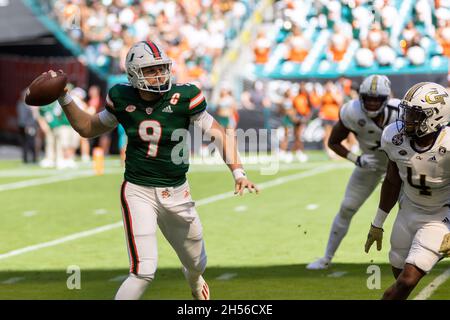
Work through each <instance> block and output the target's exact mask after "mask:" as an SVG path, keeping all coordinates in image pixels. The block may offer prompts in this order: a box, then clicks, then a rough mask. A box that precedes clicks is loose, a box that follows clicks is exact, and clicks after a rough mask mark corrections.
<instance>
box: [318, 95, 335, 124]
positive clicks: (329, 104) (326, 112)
mask: <svg viewBox="0 0 450 320" xmlns="http://www.w3.org/2000/svg"><path fill="white" fill-rule="evenodd" d="M319 116H320V117H321V118H322V119H324V120H332V121H337V120H339V105H338V102H337V101H336V99H335V98H334V96H333V94H332V93H330V92H326V93H325V94H324V95H323V97H322V108H320V112H319Z"/></svg>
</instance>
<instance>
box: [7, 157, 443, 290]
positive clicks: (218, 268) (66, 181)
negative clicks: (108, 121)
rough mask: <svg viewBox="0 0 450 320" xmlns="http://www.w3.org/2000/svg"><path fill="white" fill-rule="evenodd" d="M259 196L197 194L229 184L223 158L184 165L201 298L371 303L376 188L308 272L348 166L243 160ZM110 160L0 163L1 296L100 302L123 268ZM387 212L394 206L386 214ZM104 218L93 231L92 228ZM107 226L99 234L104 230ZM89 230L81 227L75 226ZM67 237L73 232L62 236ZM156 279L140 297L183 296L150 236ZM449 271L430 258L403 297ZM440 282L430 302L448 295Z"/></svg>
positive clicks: (174, 269) (166, 254) (384, 269)
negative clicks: (323, 264)
mask: <svg viewBox="0 0 450 320" xmlns="http://www.w3.org/2000/svg"><path fill="white" fill-rule="evenodd" d="M248 168H249V169H248V170H247V171H248V175H249V176H250V177H251V179H253V180H254V181H255V182H257V183H259V184H260V185H261V186H262V187H263V190H262V192H261V194H260V195H257V196H256V195H254V194H246V195H245V196H243V197H238V196H229V197H226V198H224V199H222V200H217V201H212V202H209V201H203V199H207V198H208V197H212V196H215V195H218V194H223V193H226V192H230V191H232V190H233V187H234V186H233V180H232V177H231V175H230V174H229V173H228V172H227V171H226V170H227V169H226V167H225V165H221V166H214V165H210V166H205V165H193V166H191V172H190V173H189V180H190V184H191V190H192V193H193V197H194V199H196V201H197V204H198V208H197V210H198V212H199V214H200V217H201V220H202V223H203V227H204V237H205V242H206V250H207V254H208V267H207V270H206V272H205V275H204V276H205V279H206V280H207V281H208V284H209V287H210V290H211V298H212V299H378V298H379V297H380V296H381V295H382V293H383V290H384V289H386V288H387V287H388V286H389V285H390V284H391V283H392V282H393V277H392V275H391V272H390V266H389V264H388V259H387V257H388V250H389V236H390V229H391V226H392V223H393V220H394V214H393V215H392V216H391V217H389V218H388V220H387V223H386V228H385V230H386V232H385V239H384V246H383V250H382V251H381V252H377V251H375V250H374V248H372V249H373V251H371V253H370V254H366V253H364V251H363V247H364V242H365V239H366V235H367V231H368V227H369V225H370V221H371V219H372V217H373V214H374V212H375V209H376V207H377V204H378V195H379V189H377V191H376V194H374V195H373V196H372V197H371V198H370V199H369V200H368V201H367V203H366V204H365V205H364V206H363V207H362V209H361V210H360V212H358V214H357V215H356V216H355V217H354V219H353V221H352V225H351V227H350V230H349V233H348V235H347V237H346V238H345V239H344V241H343V243H342V245H341V247H340V248H339V250H338V252H337V255H336V257H335V260H334V261H333V262H334V264H333V266H332V267H331V268H330V269H329V270H326V271H308V270H306V269H305V265H306V264H307V263H309V262H311V261H313V260H314V259H316V258H318V257H320V256H322V255H323V251H324V248H325V245H326V241H327V238H328V232H329V228H330V225H331V222H332V220H333V217H334V215H335V214H336V211H337V209H338V207H339V203H340V201H341V198H342V196H343V193H344V189H345V185H346V182H347V179H348V178H349V176H350V174H351V170H352V166H351V164H349V163H348V162H346V161H333V162H331V161H328V160H325V158H324V156H323V155H322V154H321V153H314V154H311V162H308V163H306V164H304V165H303V164H298V163H296V164H291V165H282V167H281V168H280V171H279V172H278V173H277V174H276V175H261V173H260V171H259V170H258V169H257V166H255V165H253V166H248ZM121 171H122V170H121V168H120V165H119V163H118V161H117V160H116V159H112V160H110V161H108V162H107V173H106V174H105V175H103V176H92V175H91V173H90V169H89V167H82V168H80V169H77V170H72V171H56V170H43V169H40V168H38V167H33V166H31V167H28V166H24V165H22V164H20V163H19V162H18V161H17V162H15V161H4V162H0V202H1V203H2V210H1V211H0V216H1V219H0V221H1V223H0V235H1V239H2V241H1V242H0V299H111V298H113V297H114V295H115V292H116V290H117V289H118V287H119V286H120V283H121V281H122V280H123V279H124V278H123V277H124V276H126V275H127V273H128V255H127V250H126V243H125V236H124V230H123V227H122V225H121V213H120V201H119V189H120V184H121V182H122V173H121ZM393 213H395V212H393ZM104 226H106V227H105V228H104V229H99V228H101V227H104ZM105 229H106V230H105ZM84 231H88V233H84V234H80V233H81V232H84ZM71 235H73V237H72V238H67V237H68V236H71ZM158 247H159V262H158V271H157V273H156V278H155V280H154V281H153V283H152V284H151V286H150V287H149V289H148V290H147V292H146V294H145V296H144V298H145V299H190V298H191V295H190V291H189V288H188V285H187V283H186V282H185V281H184V278H183V275H182V273H181V269H180V263H179V261H178V259H177V257H176V255H175V253H174V252H173V250H172V249H171V248H170V246H169V245H168V244H167V243H166V241H165V239H164V238H163V237H162V236H161V235H159V243H158ZM74 265H75V266H78V267H79V268H80V270H81V289H79V290H77V289H73V290H69V289H68V288H67V285H66V282H67V279H68V277H69V276H70V274H68V273H67V268H68V267H69V266H74ZM370 265H378V266H380V268H381V288H380V289H368V287H367V281H368V278H369V276H370V274H368V273H367V268H368V267H369V266H370ZM449 268H450V259H448V260H444V261H442V262H440V263H439V264H438V265H437V266H436V267H435V269H434V270H433V271H432V272H431V273H430V274H429V275H428V276H426V277H425V278H424V279H423V280H422V282H421V283H420V285H419V286H418V288H416V290H415V291H414V292H413V293H412V295H411V298H414V297H416V296H417V295H418V294H419V293H420V292H421V290H422V289H423V288H425V287H426V286H427V285H429V284H430V282H431V281H432V280H434V279H435V278H436V277H437V276H439V275H441V274H443V273H444V272H445V271H446V270H447V269H449ZM449 298H450V280H447V281H445V282H444V283H443V284H441V285H440V286H439V287H438V288H437V290H435V291H434V292H433V294H432V295H431V297H430V299H449Z"/></svg>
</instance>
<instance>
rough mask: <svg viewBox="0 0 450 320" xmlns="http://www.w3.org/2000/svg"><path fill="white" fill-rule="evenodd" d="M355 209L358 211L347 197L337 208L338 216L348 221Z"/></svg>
mask: <svg viewBox="0 0 450 320" xmlns="http://www.w3.org/2000/svg"><path fill="white" fill-rule="evenodd" d="M356 211H358V208H356V206H355V205H354V204H353V202H352V201H351V200H349V199H344V201H343V202H342V204H341V208H340V210H339V216H340V217H341V219H343V220H347V221H350V220H351V219H352V218H353V216H354V215H355V213H356Z"/></svg>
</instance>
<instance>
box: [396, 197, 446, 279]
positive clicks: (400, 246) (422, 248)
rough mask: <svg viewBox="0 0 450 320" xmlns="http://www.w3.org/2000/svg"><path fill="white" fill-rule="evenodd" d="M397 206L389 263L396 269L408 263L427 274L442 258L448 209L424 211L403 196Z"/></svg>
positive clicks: (425, 209) (424, 209)
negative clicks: (398, 208)
mask: <svg viewBox="0 0 450 320" xmlns="http://www.w3.org/2000/svg"><path fill="white" fill-rule="evenodd" d="M399 206H400V210H399V211H398V214H397V218H396V219H395V222H394V226H393V228H392V233H391V250H390V251H389V261H390V263H391V265H392V266H393V267H395V268H397V269H403V267H404V265H405V263H409V264H412V265H414V266H416V267H417V268H419V269H421V270H422V271H424V272H427V273H428V272H430V270H431V269H432V268H433V266H434V265H435V264H436V263H437V262H438V261H439V260H440V259H441V258H442V255H441V254H440V253H439V248H440V246H441V243H442V240H443V239H444V236H445V235H446V234H447V233H449V232H450V223H449V222H448V221H447V222H444V221H443V220H444V219H445V218H446V216H450V211H449V207H442V208H434V209H431V210H429V209H428V210H427V208H421V207H418V206H417V205H415V204H414V203H412V202H411V200H410V199H409V198H408V197H407V196H406V195H405V194H403V195H402V196H401V197H400V202H399Z"/></svg>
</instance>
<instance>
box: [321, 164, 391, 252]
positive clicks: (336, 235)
mask: <svg viewBox="0 0 450 320" xmlns="http://www.w3.org/2000/svg"><path fill="white" fill-rule="evenodd" d="M384 174H385V171H381V170H377V171H370V170H367V169H363V168H360V167H355V169H354V170H353V173H352V175H351V177H350V180H349V181H348V183H347V189H346V190H345V196H344V200H342V202H341V207H340V208H339V212H338V213H337V215H336V217H335V218H334V221H333V224H332V226H331V231H330V236H329V238H328V244H327V248H326V251H325V257H326V258H327V259H328V260H331V259H332V258H333V256H334V254H335V253H336V250H337V249H338V247H339V245H340V244H341V242H342V239H343V238H344V237H345V235H346V234H347V231H348V229H349V227H350V222H351V220H352V218H353V216H354V215H355V213H356V212H357V211H358V210H359V208H360V207H361V206H362V205H363V204H364V202H365V201H366V200H367V198H369V196H370V195H371V194H372V192H373V191H374V190H375V188H376V187H377V186H378V184H379V183H380V181H381V179H382V178H383V176H384Z"/></svg>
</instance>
